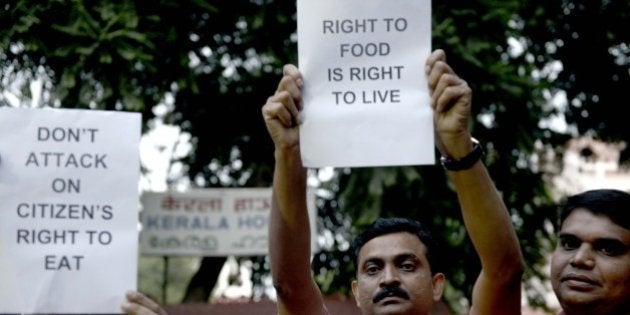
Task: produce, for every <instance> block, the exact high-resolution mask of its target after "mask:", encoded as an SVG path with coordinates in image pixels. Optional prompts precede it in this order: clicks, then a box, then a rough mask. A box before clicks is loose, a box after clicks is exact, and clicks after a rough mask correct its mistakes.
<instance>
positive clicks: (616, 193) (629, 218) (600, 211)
mask: <svg viewBox="0 0 630 315" xmlns="http://www.w3.org/2000/svg"><path fill="white" fill-rule="evenodd" d="M578 208H583V209H586V210H588V211H589V212H591V213H593V214H596V215H604V216H607V217H608V218H610V220H611V221H613V222H614V223H615V224H617V225H619V226H622V227H624V228H625V229H630V194H628V193H627V192H624V191H621V190H616V189H594V190H587V191H585V192H583V193H580V194H577V195H573V196H571V197H569V198H567V201H566V203H565V205H564V207H563V208H562V210H561V211H560V222H559V223H560V225H559V226H562V223H563V222H564V220H566V218H567V217H568V216H569V215H570V214H571V212H572V211H573V210H575V209H578Z"/></svg>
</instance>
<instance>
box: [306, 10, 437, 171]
mask: <svg viewBox="0 0 630 315" xmlns="http://www.w3.org/2000/svg"><path fill="white" fill-rule="evenodd" d="M297 4H298V7H297V13H298V60H299V68H300V71H301V73H302V75H303V77H304V83H305V86H304V88H303V93H304V94H303V97H304V104H305V108H304V110H303V118H304V123H303V124H302V125H301V126H300V142H301V145H300V149H301V152H302V161H303V163H304V165H305V166H308V167H322V166H337V167H341V166H343V167H353V166H388V165H416V164H433V163H435V157H434V155H435V153H434V152H435V151H434V143H433V118H432V112H431V108H430V106H429V95H428V87H427V82H426V77H425V74H424V64H425V61H426V58H427V57H428V56H429V54H430V50H431V2H430V1H429V0H397V1H391V0H374V1H364V0H318V1H314V0H298V2H297Z"/></svg>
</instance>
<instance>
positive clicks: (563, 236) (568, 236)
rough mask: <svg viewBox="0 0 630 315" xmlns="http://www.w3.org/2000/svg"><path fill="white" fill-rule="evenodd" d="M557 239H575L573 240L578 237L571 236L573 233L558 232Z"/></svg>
mask: <svg viewBox="0 0 630 315" xmlns="http://www.w3.org/2000/svg"><path fill="white" fill-rule="evenodd" d="M558 238H575V239H577V238H578V237H577V236H576V235H575V234H573V233H567V232H560V233H558Z"/></svg>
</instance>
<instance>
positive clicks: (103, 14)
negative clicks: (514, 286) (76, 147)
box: [0, 0, 630, 314]
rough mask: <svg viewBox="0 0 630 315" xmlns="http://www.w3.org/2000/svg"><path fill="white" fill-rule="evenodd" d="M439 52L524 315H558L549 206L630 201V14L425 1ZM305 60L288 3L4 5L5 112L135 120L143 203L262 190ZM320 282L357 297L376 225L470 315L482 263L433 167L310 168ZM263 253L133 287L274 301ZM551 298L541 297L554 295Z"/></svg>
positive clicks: (165, 271) (0, 89)
mask: <svg viewBox="0 0 630 315" xmlns="http://www.w3.org/2000/svg"><path fill="white" fill-rule="evenodd" d="M432 7H433V8H432V9H433V12H432V19H433V21H432V26H433V30H432V38H433V48H434V49H437V48H440V49H443V50H445V51H446V53H447V57H448V61H449V63H450V64H451V65H452V66H453V68H454V69H456V71H457V73H458V74H459V75H460V76H462V77H463V78H464V79H465V80H467V81H468V83H469V85H470V86H471V87H472V89H473V94H474V96H473V103H474V105H473V109H474V118H475V119H474V122H473V135H474V136H475V137H476V138H477V139H479V140H481V142H482V143H483V145H484V147H485V150H486V155H485V157H484V161H485V163H486V165H487V166H488V168H489V170H490V173H491V175H492V177H493V179H494V180H495V184H496V186H497V188H498V189H499V190H500V192H501V194H502V196H503V198H504V200H505V202H506V204H507V205H508V208H509V211H510V213H511V217H512V221H513V223H514V225H515V227H516V230H517V233H518V236H519V240H520V242H521V245H522V249H523V252H524V255H525V259H526V262H527V267H528V269H527V271H526V274H525V279H524V281H523V290H524V293H525V294H524V301H523V304H524V305H525V306H526V307H527V308H528V309H531V310H535V311H536V312H539V313H540V314H546V313H552V312H553V311H554V309H555V308H556V307H557V302H556V301H555V298H554V297H553V293H552V292H551V290H550V286H549V284H548V282H547V278H548V275H547V273H548V271H547V269H548V267H547V258H548V256H549V253H550V252H551V251H552V250H553V247H554V244H555V239H554V234H555V231H556V228H557V227H556V212H557V204H558V203H559V202H561V201H562V199H563V198H564V197H565V196H566V195H567V194H572V193H576V192H579V191H582V190H585V189H589V188H598V187H613V188H617V189H622V190H630V171H629V169H628V166H629V159H630V148H629V147H628V141H630V128H628V119H627V117H626V115H624V114H622V113H625V112H626V108H624V107H625V106H628V105H629V101H628V97H627V92H628V91H629V90H630V32H628V25H630V19H629V15H630V2H628V1H621V0H601V1H597V0H593V1H578V0H544V1H543V0H529V1H516V0H505V1H492V0H490V1H487V0H466V1H457V0H455V1H435V2H434V3H433V4H432ZM285 63H297V36H296V7H295V3H294V2H293V1H276V0H233V1H206V0H177V1H175V0H154V1H131V0H120V1H109V0H93V1H87V0H50V1H35V0H4V1H2V2H0V106H13V107H61V108H82V109H104V110H119V111H133V112H140V113H142V115H143V138H142V141H141V162H142V178H141V180H140V183H139V192H140V193H142V192H146V191H168V190H176V191H186V190H188V189H191V188H209V187H269V186H270V184H271V179H272V168H273V145H272V143H271V141H270V139H269V138H268V136H267V133H266V130H265V127H264V123H263V121H262V118H261V115H260V108H261V106H262V105H263V104H264V103H265V101H266V98H267V97H268V96H269V95H270V93H271V92H272V91H275V88H276V84H277V81H278V80H279V78H280V77H281V67H282V65H283V64H285ZM309 185H310V186H312V187H314V188H315V189H317V211H318V219H317V227H318V228H317V233H318V237H317V241H318V244H319V246H320V250H319V251H318V252H317V253H316V254H315V255H314V257H313V270H314V272H315V276H316V280H317V282H318V283H319V285H320V287H321V288H322V290H323V291H324V293H325V294H327V295H331V296H334V297H335V298H336V299H342V300H343V299H349V300H351V299H352V297H351V291H350V281H351V280H352V278H353V276H354V270H353V266H352V264H351V263H350V261H351V258H352V256H351V253H350V252H349V244H350V243H349V241H350V240H351V238H352V236H353V235H354V233H355V232H356V231H357V230H359V229H361V228H362V227H364V226H365V225H366V224H368V223H370V222H371V221H373V220H374V219H375V218H377V217H381V216H413V217H416V218H418V219H420V220H421V221H423V222H425V223H426V224H428V225H429V226H430V227H431V229H432V230H433V231H434V233H436V234H437V235H438V238H441V239H442V240H443V241H442V243H443V245H444V253H443V254H444V255H445V257H449V258H450V259H445V260H444V262H443V266H444V269H445V270H446V271H447V278H448V279H449V283H448V287H447V290H446V293H445V298H444V300H445V304H446V305H447V306H448V308H450V309H451V310H452V311H453V312H455V313H461V312H463V311H465V310H466V308H467V306H468V302H469V300H470V294H471V290H472V285H473V283H474V281H475V280H476V277H477V274H478V271H479V262H478V259H477V257H476V255H475V254H474V250H473V249H472V246H471V243H470V241H469V239H468V237H467V235H466V233H465V229H464V226H463V224H462V221H461V220H460V214H459V209H458V205H457V204H456V197H455V193H454V191H453V190H452V187H451V186H449V184H448V182H447V181H446V179H445V173H444V171H443V170H442V168H441V167H440V166H439V165H435V166H417V167H387V168H353V169H349V168H348V169H343V168H338V169H331V168H322V169H311V170H309ZM268 267H269V265H268V261H267V258H266V257H265V256H255V257H190V256H168V257H158V256H142V257H140V262H139V288H138V289H139V291H141V292H143V293H146V294H148V295H149V296H151V297H152V298H154V299H155V300H157V301H158V302H160V303H162V304H165V305H173V304H179V303H193V302H195V303H209V304H213V303H214V304H216V303H225V302H230V301H232V302H233V301H237V302H239V303H242V302H260V301H269V300H271V301H273V299H274V298H275V294H274V290H273V287H272V286H271V279H270V276H269V271H268ZM550 292H551V293H550Z"/></svg>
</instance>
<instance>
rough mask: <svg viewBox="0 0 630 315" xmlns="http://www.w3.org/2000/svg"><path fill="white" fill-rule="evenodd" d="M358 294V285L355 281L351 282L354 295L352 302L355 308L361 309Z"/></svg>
mask: <svg viewBox="0 0 630 315" xmlns="http://www.w3.org/2000/svg"><path fill="white" fill-rule="evenodd" d="M359 294H360V293H359V283H358V282H357V280H352V295H354V301H355V302H356V303H357V307H361V302H359V301H360V300H361V299H360V296H359Z"/></svg>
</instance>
